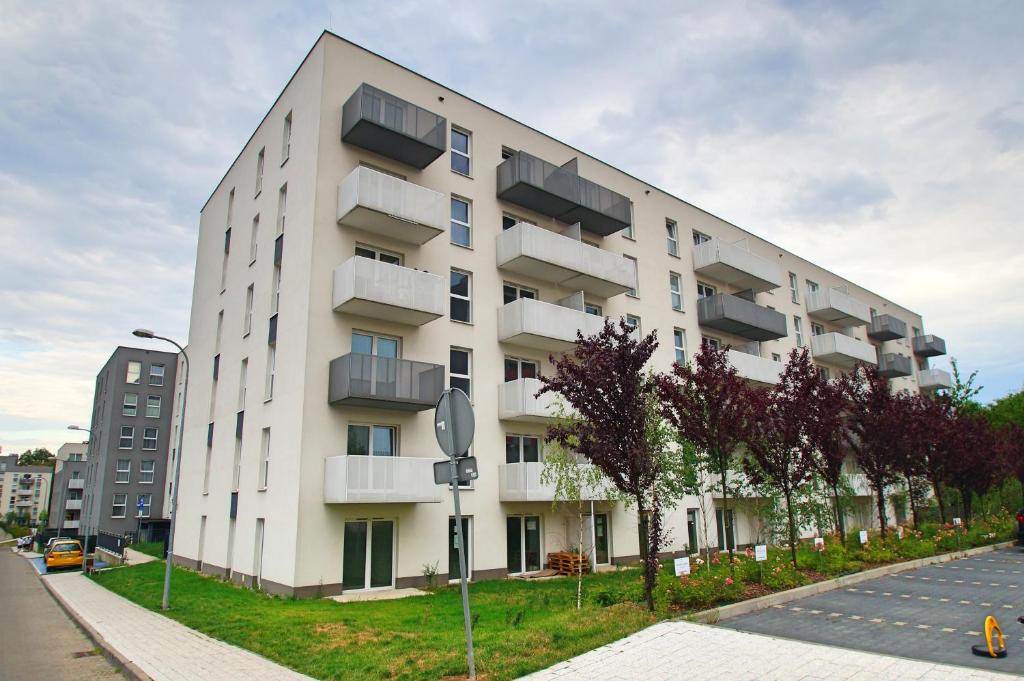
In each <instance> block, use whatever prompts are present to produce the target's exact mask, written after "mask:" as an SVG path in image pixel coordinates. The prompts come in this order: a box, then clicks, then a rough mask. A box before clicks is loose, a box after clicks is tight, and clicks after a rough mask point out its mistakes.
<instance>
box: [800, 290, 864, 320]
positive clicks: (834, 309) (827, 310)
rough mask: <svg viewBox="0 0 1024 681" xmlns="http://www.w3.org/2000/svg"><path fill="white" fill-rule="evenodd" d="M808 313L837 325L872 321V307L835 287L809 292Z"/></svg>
mask: <svg viewBox="0 0 1024 681" xmlns="http://www.w3.org/2000/svg"><path fill="white" fill-rule="evenodd" d="M807 314H808V315H810V316H811V317H814V318H815V319H821V320H824V321H826V322H832V323H833V324H835V325H836V326H860V325H862V324H868V323H870V322H871V308H870V307H868V306H867V305H866V304H864V303H862V302H860V301H859V300H857V299H856V298H852V297H851V296H850V295H849V294H846V293H843V292H842V291H840V290H839V289H834V288H822V289H818V290H817V291H812V292H810V293H808V294H807Z"/></svg>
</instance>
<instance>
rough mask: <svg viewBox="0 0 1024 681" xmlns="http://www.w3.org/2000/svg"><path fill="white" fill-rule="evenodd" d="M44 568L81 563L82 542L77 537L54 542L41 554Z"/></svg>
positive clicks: (79, 564)
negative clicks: (44, 562) (44, 564)
mask: <svg viewBox="0 0 1024 681" xmlns="http://www.w3.org/2000/svg"><path fill="white" fill-rule="evenodd" d="M43 560H45V561H46V568H47V569H50V568H62V567H79V566H81V564H82V544H81V543H79V541H78V540H77V539H61V540H60V541H57V542H54V543H53V545H52V546H50V547H49V548H48V549H46V553H44V554H43Z"/></svg>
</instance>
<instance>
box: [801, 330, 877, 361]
mask: <svg viewBox="0 0 1024 681" xmlns="http://www.w3.org/2000/svg"><path fill="white" fill-rule="evenodd" d="M811 355H813V356H814V359H816V360H818V361H819V362H826V363H828V364H835V365H838V366H841V367H845V368H852V367H853V366H854V365H855V364H857V362H862V363H864V364H876V363H877V362H878V356H877V355H876V353H875V347H874V346H873V345H871V344H870V343H865V342H864V341H859V340H857V339H856V338H851V337H849V336H844V335H843V334H841V333H838V332H835V331H833V332H831V333H823V334H821V335H819V336H811Z"/></svg>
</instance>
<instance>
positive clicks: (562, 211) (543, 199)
mask: <svg viewBox="0 0 1024 681" xmlns="http://www.w3.org/2000/svg"><path fill="white" fill-rule="evenodd" d="M498 198H499V199H502V200H504V201H508V202H510V203H514V204H516V205H518V206H522V207H524V208H527V209H529V210H532V211H535V212H537V213H540V214H541V215H547V216H549V217H553V218H558V219H559V220H561V221H562V222H565V223H567V224H574V223H576V222H579V223H580V226H581V227H582V228H583V229H585V230H587V231H588V232H593V233H594V234H600V235H602V236H608V235H609V234H614V233H615V232H618V231H620V230H623V229H625V228H626V227H629V225H630V221H631V217H632V216H631V209H630V204H629V199H628V198H626V197H625V196H623V195H622V194H619V193H617V192H613V191H612V190H610V189H607V188H605V187H602V186H601V185H599V184H596V183H594V182H591V181H590V180H586V179H584V178H582V177H580V176H579V174H578V172H577V169H576V159H573V160H572V161H569V162H568V163H566V164H565V165H563V166H556V165H554V164H553V163H548V162H547V161H544V160H542V159H539V158H537V157H536V156H532V155H531V154H528V153H526V152H524V151H519V152H516V153H514V154H512V156H511V157H509V158H507V159H505V160H504V161H502V163H501V165H499V166H498Z"/></svg>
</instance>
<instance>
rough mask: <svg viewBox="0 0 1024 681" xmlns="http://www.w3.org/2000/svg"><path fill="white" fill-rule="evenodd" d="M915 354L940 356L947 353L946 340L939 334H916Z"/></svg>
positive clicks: (919, 355)
mask: <svg viewBox="0 0 1024 681" xmlns="http://www.w3.org/2000/svg"><path fill="white" fill-rule="evenodd" d="M913 343H914V354H915V355H917V356H918V357H938V356H939V355H944V354H946V341H944V340H942V339H941V338H939V337H938V336H932V335H931V334H929V335H927V336H914V341H913Z"/></svg>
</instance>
